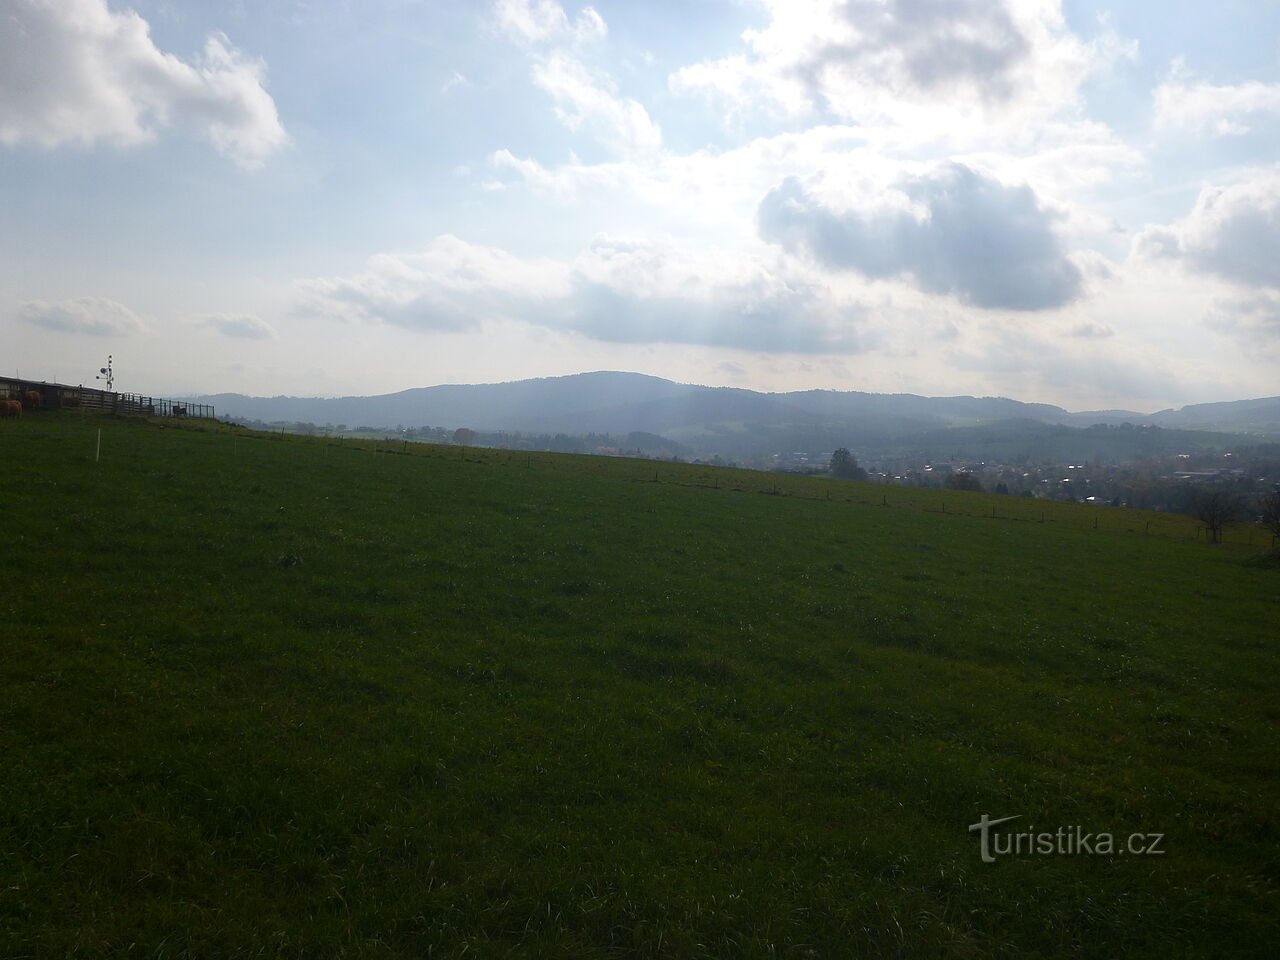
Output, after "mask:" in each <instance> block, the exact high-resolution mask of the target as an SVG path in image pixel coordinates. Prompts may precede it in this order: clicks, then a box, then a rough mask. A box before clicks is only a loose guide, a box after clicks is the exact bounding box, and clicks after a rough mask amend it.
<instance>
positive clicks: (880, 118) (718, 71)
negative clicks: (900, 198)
mask: <svg viewBox="0 0 1280 960" xmlns="http://www.w3.org/2000/svg"><path fill="white" fill-rule="evenodd" d="M762 2H763V4H764V6H765V8H766V9H767V11H768V15H769V23H768V25H767V26H765V27H764V28H763V29H759V30H748V31H746V32H745V33H744V34H743V36H742V39H743V43H744V46H745V51H744V52H742V53H737V54H733V55H731V56H728V57H724V58H721V59H718V60H708V61H704V62H702V63H698V64H694V65H691V66H688V67H685V68H683V69H681V70H678V71H676V72H675V73H674V74H672V76H671V78H670V86H671V89H672V90H673V91H674V92H677V93H683V92H701V93H707V94H710V95H712V96H714V97H717V98H720V99H723V100H726V101H727V102H729V103H730V104H731V105H732V106H733V107H734V108H735V109H737V110H740V111H741V110H748V109H751V108H755V107H764V108H766V109H770V110H773V111H776V112H781V113H783V114H786V115H791V116H798V115H805V114H808V113H811V112H814V111H825V112H827V113H829V114H831V115H834V116H837V117H841V118H844V119H848V120H852V121H856V122H859V123H871V124H885V123H890V124H895V125H903V126H915V125H917V124H932V125H933V126H934V127H939V128H946V127H955V126H963V125H966V124H968V125H971V124H973V123H975V122H979V121H984V120H985V121H992V120H1010V119H1018V118H1026V117H1028V116H1045V115H1049V114H1052V113H1054V112H1056V111H1057V110H1059V109H1061V108H1063V107H1066V106H1071V105H1073V104H1075V102H1076V99H1077V91H1078V88H1079V85H1080V83H1081V82H1082V81H1083V79H1084V78H1085V77H1086V76H1087V75H1088V74H1089V73H1090V72H1091V71H1093V70H1095V69H1097V68H1098V67H1099V66H1101V65H1103V64H1105V63H1107V62H1109V61H1111V60H1113V59H1115V58H1116V57H1117V56H1122V55H1130V54H1132V53H1133V51H1134V48H1133V47H1132V45H1130V44H1125V43H1123V42H1120V41H1119V40H1117V39H1116V38H1115V37H1114V36H1113V35H1111V34H1109V33H1108V34H1104V35H1103V36H1101V37H1100V38H1099V39H1097V40H1095V41H1093V42H1092V43H1086V42H1084V41H1082V40H1081V39H1080V38H1079V37H1077V36H1076V35H1075V34H1074V33H1073V32H1072V31H1071V30H1070V28H1069V27H1068V25H1067V23H1066V20H1065V18H1064V17H1063V15H1062V9H1061V3H1060V0H1020V2H1015V0H762Z"/></svg>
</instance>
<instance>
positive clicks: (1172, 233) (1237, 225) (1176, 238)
mask: <svg viewBox="0 0 1280 960" xmlns="http://www.w3.org/2000/svg"><path fill="white" fill-rule="evenodd" d="M1135 247H1136V250H1137V252H1138V253H1139V254H1141V255H1144V256H1146V257H1149V258H1155V259H1159V258H1172V259H1178V260H1182V261H1183V262H1185V263H1187V264H1189V265H1190V266H1191V267H1193V268H1194V269H1196V270H1199V271H1201V272H1203V273H1208V274H1212V275H1215V276H1217V277H1220V278H1222V279H1224V280H1228V281H1231V282H1233V283H1236V284H1240V285H1241V286H1245V287H1268V288H1271V289H1277V290H1280V258H1278V257H1277V256H1276V251H1277V250H1280V167H1273V168H1271V169H1269V170H1262V171H1255V172H1254V173H1253V174H1252V175H1251V176H1249V177H1247V178H1246V179H1243V180H1241V181H1240V182H1238V183H1234V184H1230V185H1228V186H1212V187H1205V188H1204V189H1203V190H1202V191H1201V192H1200V196H1199V198H1198V199H1197V200H1196V204H1195V207H1194V208H1193V209H1192V211H1191V213H1190V215H1189V216H1187V217H1186V218H1185V219H1183V220H1181V221H1179V222H1178V223H1174V224H1172V225H1169V226H1155V227H1148V228H1147V229H1146V230H1144V231H1143V232H1142V233H1141V234H1139V236H1138V238H1137V239H1136V241H1135Z"/></svg>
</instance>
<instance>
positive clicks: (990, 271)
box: [758, 164, 1082, 310]
mask: <svg viewBox="0 0 1280 960" xmlns="http://www.w3.org/2000/svg"><path fill="white" fill-rule="evenodd" d="M1054 219H1055V214H1054V213H1052V212H1051V211H1049V210H1046V209H1045V208H1044V207H1043V206H1041V204H1040V202H1039V200H1038V198H1037V197H1036V195H1035V193H1034V192H1033V191H1032V190H1031V189H1030V188H1029V187H1025V186H1018V187H1011V186H1006V185H1005V184H1002V183H1000V182H998V181H996V180H993V179H991V178H989V177H986V176H983V175H982V174H979V173H976V172H975V171H973V170H971V169H969V168H968V167H966V166H963V165H961V164H948V165H946V166H944V167H941V168H939V169H937V170H936V171H934V172H933V173H931V174H928V175H924V176H918V177H914V178H910V179H907V180H904V181H902V182H900V183H899V184H898V185H897V188H896V190H895V191H892V192H891V193H890V195H889V196H887V197H886V198H884V200H883V201H882V202H881V203H880V204H879V205H878V206H876V207H873V208H871V209H866V210H861V209H846V210H840V209H836V208H833V207H832V206H831V205H829V204H828V203H826V202H824V201H823V200H822V199H821V198H819V197H818V196H816V195H815V194H814V193H813V192H812V191H811V190H810V189H809V188H808V187H806V186H805V185H804V184H802V183H801V182H800V181H799V180H798V179H796V178H788V179H787V180H785V181H783V183H782V184H781V185H780V186H778V187H776V188H775V189H774V190H772V191H770V193H769V194H768V195H767V196H766V197H765V198H764V200H763V201H761V203H760V207H759V211H758V223H759V230H760V235H761V237H762V238H764V239H765V240H768V241H770V242H773V243H776V244H778V245H780V246H781V247H782V248H783V249H785V250H787V251H788V252H791V253H795V254H803V255H806V256H808V257H810V258H811V259H813V260H815V261H816V262H818V263H819V264H821V265H823V266H824V267H826V268H828V269H832V270H853V271H856V272H858V273H860V274H862V275H864V276H866V277H869V278H873V279H883V278H889V277H897V276H903V275H909V276H911V277H913V278H914V280H915V282H916V284H918V285H919V286H920V287H921V289H923V290H926V291H929V292H930V293H940V294H953V295H955V296H956V297H958V298H959V299H960V300H961V301H962V302H964V303H967V304H971V305H973V306H977V307H985V308H1004V309H1009V310H1041V309H1046V308H1051V307H1060V306H1063V305H1064V304H1066V303H1069V302H1070V301H1071V300H1074V299H1075V298H1076V297H1077V296H1079V294H1080V292H1081V286H1082V276H1081V273H1080V270H1079V268H1078V267H1077V266H1076V265H1075V264H1074V263H1073V262H1072V261H1071V260H1070V259H1068V257H1067V256H1066V254H1065V252H1064V251H1063V248H1062V244H1061V242H1060V241H1059V239H1058V237H1057V236H1056V234H1055V233H1054V229H1053V222H1054Z"/></svg>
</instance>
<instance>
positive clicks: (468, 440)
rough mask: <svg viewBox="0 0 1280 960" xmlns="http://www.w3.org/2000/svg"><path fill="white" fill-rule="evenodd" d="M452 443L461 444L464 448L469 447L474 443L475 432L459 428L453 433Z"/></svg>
mask: <svg viewBox="0 0 1280 960" xmlns="http://www.w3.org/2000/svg"><path fill="white" fill-rule="evenodd" d="M453 442H454V443H457V444H461V445H462V446H464V447H469V446H471V445H472V444H473V443H475V442H476V432H475V431H474V430H470V429H468V428H467V427H459V428H458V429H457V430H455V431H453Z"/></svg>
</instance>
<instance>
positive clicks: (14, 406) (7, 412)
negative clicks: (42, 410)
mask: <svg viewBox="0 0 1280 960" xmlns="http://www.w3.org/2000/svg"><path fill="white" fill-rule="evenodd" d="M20 416H22V404H21V403H19V402H18V401H17V400H0V417H20Z"/></svg>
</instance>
